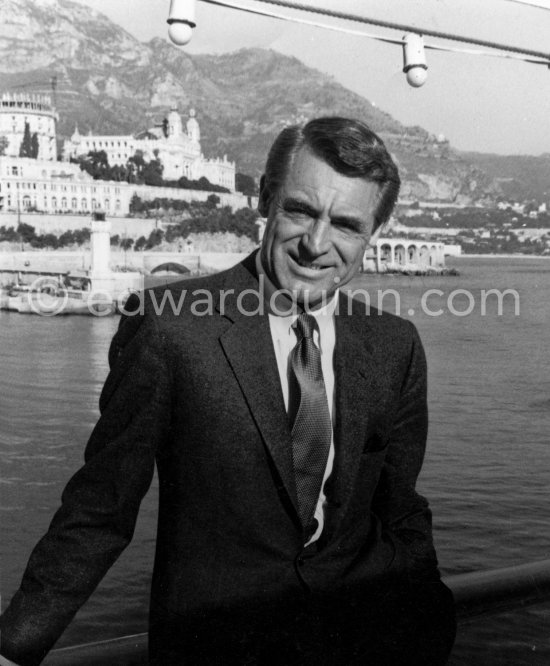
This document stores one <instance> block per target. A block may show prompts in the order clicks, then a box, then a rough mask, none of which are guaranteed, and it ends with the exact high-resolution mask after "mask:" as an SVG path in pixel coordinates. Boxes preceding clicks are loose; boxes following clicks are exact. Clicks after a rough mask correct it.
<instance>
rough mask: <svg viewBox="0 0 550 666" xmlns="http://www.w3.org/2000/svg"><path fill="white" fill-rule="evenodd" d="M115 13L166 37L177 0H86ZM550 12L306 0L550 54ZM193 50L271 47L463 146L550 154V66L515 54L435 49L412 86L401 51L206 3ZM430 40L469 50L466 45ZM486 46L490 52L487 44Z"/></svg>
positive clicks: (442, 3) (464, 1) (483, 5)
mask: <svg viewBox="0 0 550 666" xmlns="http://www.w3.org/2000/svg"><path fill="white" fill-rule="evenodd" d="M77 1H78V2H80V3H81V4H86V5H89V6H91V7H93V8H94V9H97V10H98V11H100V12H102V13H103V14H106V15H107V16H109V18H111V19H112V20H113V21H114V22H116V23H118V24H119V25H121V26H122V27H123V28H125V29H126V30H127V31H128V32H129V33H131V34H133V35H134V36H135V37H137V38H138V39H140V40H141V41H148V40H150V39H151V38H153V37H155V36H160V37H164V38H166V39H168V37H167V24H166V19H167V17H168V12H169V7H170V1H169V0H116V1H113V0H77ZM237 1H238V2H239V3H240V4H243V5H247V6H253V7H254V6H255V7H259V8H261V9H267V10H271V11H278V12H280V13H284V14H287V15H294V16H299V17H301V18H307V19H311V20H315V21H318V22H323V21H324V22H333V21H331V20H330V19H323V17H321V16H318V15H313V14H305V13H304V12H292V11H290V10H287V9H282V8H278V7H276V6H273V5H268V4H265V3H258V2H256V1H255V0H236V2H237ZM531 1H532V2H536V3H537V4H540V5H544V6H545V7H547V9H540V8H537V7H533V6H527V5H525V4H521V3H520V2H519V1H517V0H516V1H510V0H338V2H337V1H336V0H301V2H302V4H305V5H306V4H308V5H310V6H312V5H314V6H317V7H328V8H331V7H332V8H333V9H338V10H339V11H343V12H350V13H356V14H361V15H363V16H367V17H369V18H376V19H381V20H385V21H391V22H393V23H400V24H406V25H412V26H414V27H417V28H424V29H426V30H438V31H441V32H446V33H452V34H456V35H465V36H469V37H475V38H478V39H485V40H489V41H493V42H500V43H505V44H509V45H514V46H519V47H524V48H528V49H533V50H538V51H543V52H546V53H549V54H550V0H531ZM340 25H343V26H344V27H347V28H353V29H356V30H362V31H364V32H368V33H370V34H375V35H380V36H383V37H390V38H393V39H400V38H401V37H402V36H403V33H402V32H399V31H396V30H387V29H382V28H377V27H375V26H370V25H360V24H358V23H342V22H340ZM194 33H195V34H194V36H193V39H192V41H191V42H190V44H188V45H187V46H185V47H182V48H184V49H185V50H187V51H188V52H189V53H224V52H229V51H235V50H238V49H240V48H244V47H264V48H271V49H274V50H276V51H279V52H281V53H284V54H287V55H292V56H295V57H297V58H298V59H300V60H301V61H302V62H304V63H305V64H306V65H308V66H310V67H314V68H316V69H318V70H321V71H323V72H325V73H327V74H329V75H331V76H333V77H334V78H335V79H336V80H337V81H338V82H340V83H341V84H343V85H344V86H346V87H347V88H349V89H351V90H353V91H354V92H356V93H359V94H360V95H362V96H364V97H365V98H367V99H368V100H370V101H371V102H373V103H374V104H376V106H378V107H379V108H381V109H382V110H384V111H387V112H388V113H390V114H391V115H392V116H394V117H395V118H396V119H397V120H399V121H401V122H402V123H404V124H405V125H420V126H421V127H424V128H425V129H426V130H428V131H429V132H431V133H433V134H443V135H445V137H447V138H448V139H449V140H450V142H451V144H452V145H453V146H454V147H455V148H458V149H460V150H473V151H479V152H490V153H499V154H531V155H539V154H541V153H550V68H547V67H546V66H545V65H532V64H527V63H524V62H517V61H513V60H508V59H501V58H493V57H481V56H474V55H467V54H462V53H441V52H435V51H427V53H426V55H427V63H428V80H427V82H426V83H425V84H424V86H423V87H421V88H416V89H415V88H411V87H410V86H409V85H408V84H407V82H406V80H405V75H404V74H403V73H402V67H403V62H402V49H401V46H399V45H391V44H384V43H381V42H379V41H375V40H372V39H368V38H366V37H362V36H352V35H345V34H341V33H337V32H334V31H329V30H325V29H323V28H317V27H312V26H304V25H297V24H293V23H290V22H287V21H282V20H278V19H274V18H266V17H261V16H254V15H251V14H246V13H244V12H241V11H237V10H234V9H228V8H224V7H219V6H214V5H211V4H208V3H207V2H204V1H199V2H197V27H196V29H195V31H194ZM426 42H431V43H439V44H442V45H445V46H454V47H460V46H462V47H463V48H477V47H472V46H470V47H468V46H467V45H465V44H459V43H457V42H442V41H441V40H439V41H438V40H435V39H432V38H428V37H426ZM486 50H487V49H486Z"/></svg>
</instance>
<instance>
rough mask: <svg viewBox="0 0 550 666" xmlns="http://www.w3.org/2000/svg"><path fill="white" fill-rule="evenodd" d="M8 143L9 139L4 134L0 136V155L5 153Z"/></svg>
mask: <svg viewBox="0 0 550 666" xmlns="http://www.w3.org/2000/svg"><path fill="white" fill-rule="evenodd" d="M9 145H10V142H9V139H8V137H6V136H3V135H2V136H0V155H5V154H6V150H7V148H8V146H9Z"/></svg>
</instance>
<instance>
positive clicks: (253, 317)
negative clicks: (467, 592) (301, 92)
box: [1, 118, 455, 666]
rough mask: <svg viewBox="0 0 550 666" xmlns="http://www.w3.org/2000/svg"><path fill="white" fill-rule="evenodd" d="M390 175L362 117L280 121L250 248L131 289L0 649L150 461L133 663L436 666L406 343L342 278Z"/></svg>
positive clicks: (88, 554) (391, 200)
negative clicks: (146, 577)
mask: <svg viewBox="0 0 550 666" xmlns="http://www.w3.org/2000/svg"><path fill="white" fill-rule="evenodd" d="M398 189H399V177H398V174H397V169H396V167H395V165H394V163H393V161H392V160H391V158H390V156H389V154H388V153H387V151H386V149H385V147H384V145H383V143H382V142H381V141H380V139H379V138H378V137H377V136H376V135H375V134H373V133H372V132H371V131H370V130H369V128H368V127H366V126H365V125H364V124H362V123H360V122H358V121H354V120H348V119H343V118H321V119H317V120H313V121H310V122H309V123H308V124H307V125H306V126H305V127H303V128H300V127H292V128H287V129H285V130H283V132H282V133H281V134H280V135H279V137H278V138H277V140H276V141H275V144H274V146H273V147H272V149H271V152H270V155H269V157H268V161H267V165H266V172H265V174H264V176H263V178H262V182H261V193H260V204H259V209H260V212H261V213H262V214H263V215H264V216H265V217H267V226H266V230H265V235H264V238H263V241H262V247H261V250H260V252H259V253H257V254H255V255H252V256H250V257H248V258H247V259H246V260H245V261H244V262H243V263H241V264H239V265H238V266H236V267H235V268H233V269H231V270H229V271H225V272H223V273H220V274H217V275H214V276H211V277H208V278H201V279H197V280H190V281H184V282H179V283H176V284H173V285H172V286H171V287H170V289H169V290H166V291H163V290H157V291H151V292H148V293H144V294H142V295H141V297H140V298H139V299H138V298H136V299H135V300H133V301H132V303H131V304H130V305H129V306H128V312H127V315H126V316H125V317H123V320H122V321H121V325H120V328H119V331H118V333H117V335H116V336H115V338H114V340H113V343H112V346H111V351H110V363H111V373H110V375H109V377H108V379H107V382H106V384H105V387H104V389H103V393H102V396H101V401H100V408H101V418H100V420H99V422H98V424H97V426H96V428H95V429H94V431H93V433H92V436H91V438H90V441H89V443H88V446H87V449H86V463H85V465H84V467H83V468H82V469H81V470H80V471H79V472H77V473H76V475H75V476H74V477H73V478H72V479H71V481H70V482H69V484H68V486H67V488H66V489H65V491H64V493H63V503H62V507H61V508H60V509H59V511H58V512H57V514H56V515H55V517H54V519H53V522H52V525H51V526H50V529H49V531H48V533H47V534H46V536H45V537H44V538H43V539H42V540H41V541H40V542H39V544H38V545H37V547H36V548H35V550H34V551H33V554H32V555H31V558H30V561H29V564H28V567H27V570H26V572H25V575H24V578H23V581H22V583H21V587H20V590H19V591H18V592H17V593H16V595H15V596H14V598H13V600H12V602H11V604H10V605H9V607H8V608H7V609H6V611H5V613H4V615H3V616H2V624H1V628H2V647H1V651H2V654H3V655H5V658H6V659H11V660H13V661H14V662H16V663H18V664H21V665H23V666H26V665H32V664H37V663H39V662H40V660H41V659H42V658H43V656H44V655H45V653H46V652H47V650H49V649H50V647H51V646H52V645H53V643H54V642H55V640H56V639H57V638H58V636H59V635H60V633H61V632H62V631H63V629H64V628H65V626H66V625H67V624H68V622H70V620H71V618H72V617H73V615H74V613H75V612H76V611H77V609H78V608H79V607H80V605H81V604H82V603H84V601H85V600H86V599H87V597H88V596H89V595H90V594H91V592H92V591H93V589H94V588H95V586H96V585H97V583H98V582H99V580H100V579H101V578H102V576H103V575H104V574H105V572H106V571H107V569H108V568H109V567H110V566H111V564H112V563H113V561H114V560H115V559H116V557H117V556H118V555H119V554H120V552H121V551H122V550H123V548H124V547H125V546H126V545H127V543H128V542H129V541H130V539H131V537H132V532H133V529H134V524H135V520H136V516H137V513H138V508H139V504H140V501H141V499H142V497H143V495H144V494H145V492H146V491H147V489H148V487H149V484H150V482H151V478H152V475H153V468H154V465H155V462H156V465H157V469H158V475H159V488H160V506H159V524H158V535H157V551H156V559H155V567H154V573H153V583H152V593H151V613H150V632H149V637H150V640H149V643H150V648H149V649H150V663H152V664H162V665H171V664H201V665H204V664H235V666H236V665H237V664H238V665H243V664H256V665H258V666H260V665H264V664H265V665H267V664H273V665H279V666H287V665H291V664H295V665H296V666H297V665H299V664H300V665H315V666H317V665H318V664H326V665H327V666H347V665H350V664H372V665H374V666H377V665H381V666H384V665H395V666H397V665H401V666H405V665H407V666H412V665H417V666H421V665H422V666H430V665H433V666H436V665H439V664H444V663H445V662H446V660H447V657H448V654H449V652H450V649H451V645H452V642H453V638H454V630H455V627H454V610H453V601H452V597H451V595H450V593H449V591H448V590H447V588H445V586H444V585H443V584H442V583H441V581H440V578H439V572H438V569H437V560H436V556H435V551H434V548H433V543H432V536H431V517H430V511H429V509H428V505H427V502H426V500H425V499H424V498H423V497H421V496H420V495H418V494H417V493H416V491H415V483H416V479H417V476H418V474H419V472H420V468H421V465H422V461H423V457H424V449H425V441H426V430H427V411H426V367H425V358H424V354H423V350H422V346H421V343H420V340H419V338H418V335H417V333H416V330H415V329H414V327H413V326H412V324H410V323H408V322H405V321H403V320H401V319H399V318H397V317H395V316H392V315H389V314H385V313H379V312H377V311H372V310H370V309H369V308H367V307H366V305H365V303H361V302H359V301H355V300H353V299H350V298H349V297H348V296H347V295H346V294H344V293H343V291H342V290H341V287H343V286H344V285H345V284H346V283H347V282H349V280H350V279H351V278H352V277H353V276H354V275H355V274H356V272H357V271H358V269H359V267H360V266H361V262H362V257H363V254H364V250H365V248H366V246H367V244H368V243H369V242H373V239H374V238H375V236H376V235H377V233H378V232H379V230H380V228H381V227H382V225H383V224H384V223H385V222H386V221H387V219H388V217H389V215H390V213H391V210H392V208H393V206H394V204H395V201H396V198H397V194H398ZM5 663H8V662H5Z"/></svg>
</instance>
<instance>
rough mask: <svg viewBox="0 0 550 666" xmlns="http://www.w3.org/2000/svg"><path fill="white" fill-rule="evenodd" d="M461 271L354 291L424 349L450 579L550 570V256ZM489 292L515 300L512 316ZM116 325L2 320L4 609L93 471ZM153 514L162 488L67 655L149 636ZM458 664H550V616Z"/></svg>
mask: <svg viewBox="0 0 550 666" xmlns="http://www.w3.org/2000/svg"><path fill="white" fill-rule="evenodd" d="M453 265H455V266H456V267H457V268H458V270H459V271H460V275H459V276H445V277H436V276H433V277H432V276H430V277H407V276H383V275H364V276H361V277H360V278H359V279H358V280H357V281H356V282H355V283H354V287H356V288H360V289H366V290H368V293H369V296H370V299H371V303H372V304H374V305H377V304H378V303H380V301H381V303H380V304H382V305H383V306H384V307H385V309H388V310H390V311H395V310H398V311H399V312H400V314H401V315H402V316H405V317H407V318H409V319H411V320H412V321H413V322H414V323H415V324H416V326H417V327H418V329H419V331H420V334H421V337H422V340H423V342H424V345H425V348H426V353H427V357H428V364H429V397H430V433H429V441H428V450H427V455H426V462H425V465H424V469H423V472H422V475H421V477H420V481H419V490H420V492H421V493H423V494H424V495H426V496H427V497H428V498H429V500H430V503H431V506H432V509H433V513H434V533H435V539H436V546H437V550H438V554H439V560H440V565H441V569H442V572H443V574H453V573H462V572H467V571H474V570H483V569H490V568H496V567H504V566H512V565H516V564H521V563H525V562H530V561H536V560H542V559H547V558H548V557H550V518H549V517H550V490H549V486H550V446H549V443H550V442H549V439H550V435H549V433H550V354H549V349H550V344H549V343H550V335H549V322H550V299H549V297H548V295H549V294H550V258H526V257H515V258H460V259H456V260H454V263H453ZM491 289H495V290H499V292H500V294H501V295H502V294H504V292H505V290H508V291H507V292H506V295H505V296H504V297H503V298H502V300H501V302H500V306H499V302H498V296H497V295H496V294H493V295H490V294H487V293H486V292H487V291H488V290H491ZM430 290H431V291H430ZM384 292H386V293H384ZM117 323H118V317H104V318H101V317H79V316H74V317H39V316H33V315H20V314H17V313H12V312H0V468H1V475H0V476H1V478H0V492H1V495H0V499H1V501H0V511H1V535H0V558H1V563H2V578H1V594H2V603H3V605H5V604H6V603H7V601H8V600H9V598H10V597H11V595H12V594H13V592H14V591H15V589H16V587H17V585H18V582H19V580H20V577H21V574H22V571H23V567H24V564H25V562H26V560H27V558H28V556H29V553H30V551H31V549H32V546H33V545H34V543H35V542H36V541H37V539H38V538H39V537H40V536H41V534H42V533H43V532H44V531H45V530H46V529H47V526H48V523H49V520H50V518H51V516H52V513H53V511H54V509H55V508H56V507H57V505H58V503H59V497H60V494H61V491H62V489H63V486H64V484H65V483H66V481H67V480H68V478H69V477H70V476H71V474H72V473H73V472H74V471H76V469H77V468H78V467H79V465H80V464H81V461H82V456H83V449H84V446H85V443H86V440H87V437H88V435H89V433H90V431H91V429H92V427H93V425H94V423H95V421H96V419H97V415H98V408H97V402H98V396H99V392H100V390H101V386H102V384H103V382H104V380H105V377H106V374H107V370H108V368H107V350H108V346H109V342H110V339H111V337H112V335H113V334H114V332H115V330H116V326H117ZM156 501H157V492H156V483H155V482H154V483H153V486H152V488H151V490H150V492H149V493H148V495H147V497H146V498H145V500H144V502H143V505H142V510H141V513H140V517H139V521H138V525H137V528H136V533H135V536H134V540H133V542H132V544H131V545H130V546H129V548H128V549H127V550H126V551H125V553H123V555H122V556H121V558H120V560H119V561H118V562H117V563H116V565H115V566H114V567H113V568H112V570H111V571H110V572H109V574H108V575H107V576H106V578H105V579H104V581H103V582H102V584H101V586H100V587H99V589H98V590H97V591H96V592H95V593H94V595H93V596H92V598H91V599H90V600H89V602H88V603H87V604H86V605H85V606H84V607H83V609H82V610H81V611H80V612H79V613H78V615H77V616H76V618H75V620H74V621H73V623H72V625H71V626H70V627H69V629H68V630H67V632H66V633H65V635H64V636H63V637H62V639H61V640H60V641H59V643H58V646H66V645H73V644H78V643H84V642H90V641H94V640H101V639H106V638H111V637H115V636H121V635H127V634H132V633H138V632H142V631H146V627H147V606H148V592H149V578H150V572H151V569H152V561H153V551H154V541H155V521H156V518H155V514H156ZM451 664H452V666H458V665H467V666H492V665H495V666H503V665H510V666H547V665H548V664H550V603H549V604H544V605H541V606H537V607H533V608H531V609H526V610H522V611H518V612H515V613H508V614H502V615H499V616H496V617H493V618H489V619H483V620H479V621H476V622H475V623H473V624H471V625H469V626H466V627H461V629H460V632H459V636H458V639H457V644H456V648H455V650H454V653H453V657H452V660H451Z"/></svg>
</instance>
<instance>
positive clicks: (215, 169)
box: [63, 107, 235, 192]
mask: <svg viewBox="0 0 550 666" xmlns="http://www.w3.org/2000/svg"><path fill="white" fill-rule="evenodd" d="M100 150H103V151H105V153H106V154H107V159H108V161H109V164H110V165H111V166H114V165H115V164H119V165H125V164H126V162H128V160H129V159H130V158H131V157H133V156H134V155H135V154H136V152H137V151H141V152H142V153H143V157H144V158H145V160H146V161H148V162H149V161H151V160H154V159H159V160H160V161H161V162H162V165H163V167H164V171H163V178H164V179H165V180H179V179H180V178H181V177H182V176H185V177H186V178H188V179H189V180H199V179H200V178H202V177H205V178H207V179H208V180H209V181H210V182H211V183H213V184H214V185H221V186H222V187H226V188H227V189H229V190H231V191H232V192H233V191H234V190H235V163H234V162H229V161H228V159H227V156H224V157H223V159H206V158H205V157H204V155H203V154H202V152H201V144H200V128H199V123H198V121H197V119H196V117H195V111H194V109H191V110H190V112H189V119H188V121H187V123H186V127H185V129H184V127H183V121H182V117H181V116H180V114H179V113H178V110H177V109H176V108H175V107H173V108H172V110H171V111H170V113H169V114H168V116H167V117H166V118H165V120H164V122H163V123H162V124H161V125H159V126H158V127H153V128H150V129H148V130H146V131H145V132H141V133H139V134H136V135H131V134H129V135H121V136H114V135H98V134H87V135H81V134H80V132H79V131H78V128H77V129H75V132H74V134H73V135H72V136H71V138H70V139H69V140H67V141H65V144H64V146H63V159H64V160H66V161H68V160H70V159H71V158H76V157H79V156H81V155H87V154H88V153H89V152H91V151H100Z"/></svg>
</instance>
